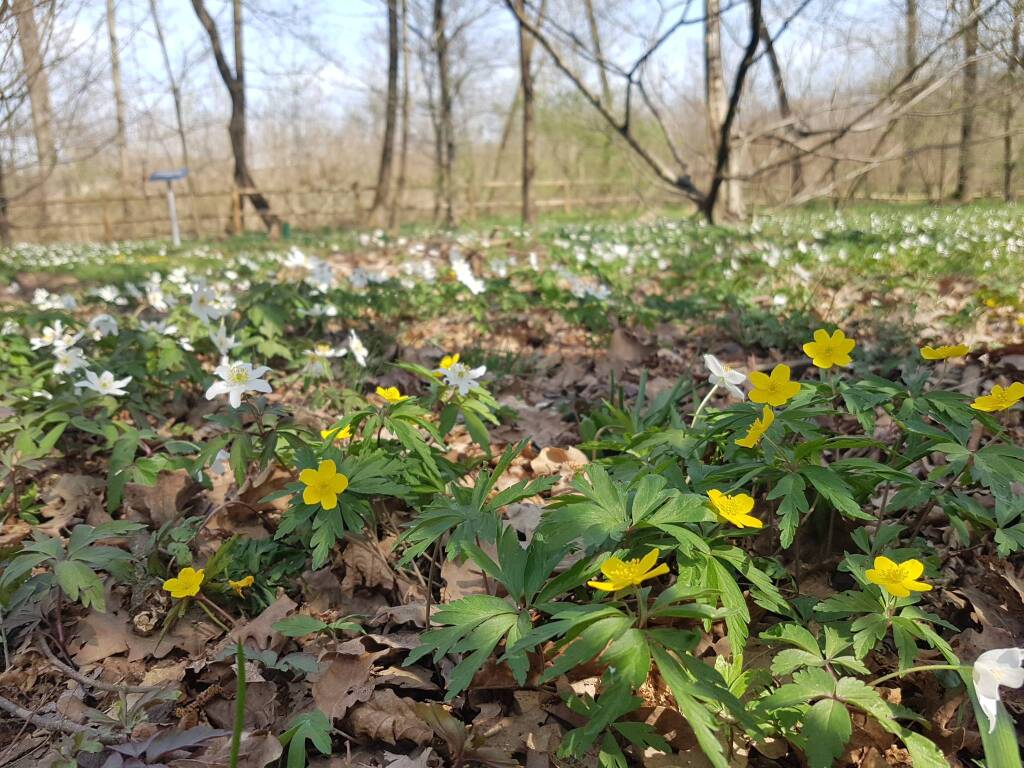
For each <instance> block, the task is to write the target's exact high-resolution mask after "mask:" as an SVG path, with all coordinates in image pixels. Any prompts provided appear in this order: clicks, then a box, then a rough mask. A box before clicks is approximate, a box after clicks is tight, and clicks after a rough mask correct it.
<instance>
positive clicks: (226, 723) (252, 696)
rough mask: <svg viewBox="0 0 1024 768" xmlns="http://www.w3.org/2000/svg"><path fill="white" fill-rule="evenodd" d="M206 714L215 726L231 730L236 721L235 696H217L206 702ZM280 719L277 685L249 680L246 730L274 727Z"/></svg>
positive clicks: (246, 696) (246, 703)
mask: <svg viewBox="0 0 1024 768" xmlns="http://www.w3.org/2000/svg"><path fill="white" fill-rule="evenodd" d="M204 709H205V710H206V716H207V718H208V719H209V721H210V723H211V725H213V727H214V728H226V729H228V730H230V729H231V728H233V727H234V722H235V698H234V696H232V697H231V698H230V699H228V698H225V697H224V696H217V697H216V698H214V699H211V700H210V701H208V702H207V703H206V706H205V707H204ZM277 719H278V701H277V686H276V685H275V684H274V683H269V682H265V681H263V682H251V681H250V682H247V683H246V689H245V730H247V731H261V730H264V729H272V726H273V725H274V724H275V723H276V722H277Z"/></svg>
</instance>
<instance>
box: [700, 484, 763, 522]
mask: <svg viewBox="0 0 1024 768" xmlns="http://www.w3.org/2000/svg"><path fill="white" fill-rule="evenodd" d="M708 498H709V499H711V506H713V507H714V508H715V512H717V513H718V514H719V516H720V517H722V518H725V520H727V521H728V522H730V523H732V524H733V525H735V526H736V527H737V528H763V527H764V523H762V522H761V521H760V520H758V519H757V518H756V517H754V516H753V515H752V514H750V512H751V511H752V510H753V509H754V499H753V497H751V496H748V495H747V494H745V493H737V494H735V495H733V496H730V495H729V494H726V493H722V492H721V491H718V490H715V489H714V488H712V489H711V490H710V491H708Z"/></svg>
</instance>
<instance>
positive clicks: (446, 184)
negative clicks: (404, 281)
mask: <svg viewBox="0 0 1024 768" xmlns="http://www.w3.org/2000/svg"><path fill="white" fill-rule="evenodd" d="M433 33H434V53H435V55H436V56H437V88H438V104H439V113H438V125H439V127H440V131H439V133H440V137H439V139H440V140H439V148H440V150H441V154H440V157H439V160H440V168H439V170H440V172H441V178H440V191H441V197H442V200H443V203H444V225H445V226H446V227H454V226H455V199H454V198H455V189H454V179H453V174H454V167H455V127H454V122H453V118H452V85H451V76H450V73H449V70H448V33H447V30H446V29H445V15H444V0H434V28H433Z"/></svg>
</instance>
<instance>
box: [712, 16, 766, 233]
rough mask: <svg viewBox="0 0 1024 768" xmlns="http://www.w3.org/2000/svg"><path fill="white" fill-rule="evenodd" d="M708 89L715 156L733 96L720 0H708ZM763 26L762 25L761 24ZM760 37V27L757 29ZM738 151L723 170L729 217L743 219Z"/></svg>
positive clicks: (731, 154) (727, 139)
mask: <svg viewBox="0 0 1024 768" xmlns="http://www.w3.org/2000/svg"><path fill="white" fill-rule="evenodd" d="M704 14H705V21H704V92H705V97H706V99H707V109H708V122H709V133H710V136H711V155H712V157H714V156H715V155H716V154H717V153H718V152H719V150H720V147H721V144H722V142H723V141H725V142H728V141H729V137H724V138H723V137H722V135H721V132H722V126H723V125H724V124H725V119H726V114H727V113H728V111H729V97H728V95H727V93H726V90H725V76H724V73H723V69H722V16H721V4H720V1H719V0H704ZM758 27H760V24H759V25H758ZM757 34H758V37H760V30H759V29H758V30H757ZM736 166H737V163H736V154H735V153H729V158H728V162H727V163H726V165H725V168H724V169H723V170H724V172H725V175H726V179H725V180H724V181H723V182H721V186H722V187H723V188H724V189H723V192H724V193H725V207H726V212H727V214H728V215H729V216H731V217H734V218H743V216H744V215H745V211H744V209H743V190H742V188H741V187H740V183H739V181H735V180H733V179H732V178H731V177H734V176H735V175H736V171H737V168H736Z"/></svg>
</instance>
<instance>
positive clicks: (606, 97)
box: [583, 0, 615, 189]
mask: <svg viewBox="0 0 1024 768" xmlns="http://www.w3.org/2000/svg"><path fill="white" fill-rule="evenodd" d="M583 10H584V11H585V12H586V14H587V28H588V29H589V31H590V43H591V45H593V46H594V58H595V59H596V60H597V73H598V77H599V78H600V81H601V101H602V102H604V104H605V106H606V107H607V108H608V109H612V108H613V107H614V106H615V104H614V103H613V101H612V87H611V85H610V83H609V82H608V70H607V69H605V63H604V49H603V48H602V46H601V30H600V28H599V27H598V26H597V15H596V14H595V13H594V2H593V0H583ZM603 133H604V146H603V147H602V148H601V178H602V181H608V180H609V178H608V177H609V176H610V170H611V165H612V137H611V136H610V135H609V134H608V132H607V131H603ZM602 189H603V188H602Z"/></svg>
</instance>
